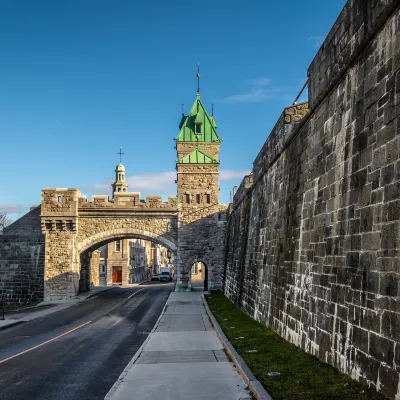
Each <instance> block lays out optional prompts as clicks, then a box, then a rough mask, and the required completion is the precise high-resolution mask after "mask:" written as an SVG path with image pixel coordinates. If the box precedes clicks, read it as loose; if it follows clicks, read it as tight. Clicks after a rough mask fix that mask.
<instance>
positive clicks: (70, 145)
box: [0, 0, 345, 218]
mask: <svg viewBox="0 0 400 400" xmlns="http://www.w3.org/2000/svg"><path fill="white" fill-rule="evenodd" d="M344 4H345V0H331V1H321V0H306V1H303V2H301V3H299V2H298V0H296V1H294V0H287V1H285V3H284V5H282V3H281V2H277V1H266V0H250V1H238V0H234V1H227V0H206V1H202V2H199V1H194V0H186V1H181V0H172V1H164V0H159V1H134V0H130V1H127V0H118V1H113V2H111V1H104V0H84V1H82V0H80V1H77V0H68V1H66V0H64V1H62V0H60V1H53V0H51V1H50V0H48V1H44V0H35V1H30V0H25V1H21V0H13V1H9V2H6V1H3V2H1V3H0V47H1V53H2V56H1V59H0V171H1V173H0V174H1V175H0V176H1V191H0V210H5V211H8V212H9V213H10V215H11V216H12V217H13V218H17V217H18V216H20V215H21V213H24V212H26V211H27V210H28V209H29V206H31V205H37V204H39V203H40V196H41V189H42V188H45V187H77V188H80V189H81V190H82V192H83V194H85V195H88V197H89V199H90V197H91V195H92V194H107V189H108V186H109V183H110V182H111V181H112V178H113V175H114V168H115V166H116V165H117V164H118V162H119V157H118V156H117V152H118V150H119V146H123V151H124V152H125V156H124V159H123V163H124V165H125V167H126V169H127V175H128V176H129V184H130V188H129V189H130V190H131V191H141V192H142V195H143V196H142V197H144V196H145V195H162V196H163V198H164V200H166V199H167V196H168V195H174V194H176V188H175V185H174V179H175V174H174V171H175V160H176V153H175V150H174V141H173V138H174V137H176V135H177V133H178V124H179V121H180V115H181V104H182V103H184V110H185V112H187V111H188V110H189V109H190V107H191V105H192V103H193V101H194V99H195V94H196V85H197V82H196V77H195V74H196V72H197V62H198V61H199V62H200V65H201V97H202V100H203V102H204V104H205V106H206V107H207V109H208V110H209V111H211V104H212V103H214V104H215V106H214V107H215V118H216V122H217V124H218V132H219V135H220V136H221V137H222V138H223V139H224V142H223V144H222V149H221V192H220V193H221V198H220V200H221V202H225V203H227V202H229V192H230V190H231V189H232V187H233V186H234V185H238V184H240V182H241V180H242V177H243V175H244V174H245V173H246V172H249V171H251V168H252V163H253V160H254V158H255V157H256V155H257V153H258V151H259V150H260V148H261V146H262V144H263V143H264V142H265V140H266V139H267V137H268V134H269V132H270V130H271V128H272V127H273V126H274V124H275V122H276V120H277V118H278V117H279V115H280V113H281V112H282V110H283V108H284V107H285V106H288V105H290V104H291V103H292V102H293V100H294V98H295V97H296V95H297V93H298V92H299V90H300V89H301V87H302V85H303V83H304V81H305V79H306V76H307V68H308V66H309V64H310V63H311V61H312V59H313V57H314V56H315V54H316V52H317V50H318V47H319V45H320V44H321V41H322V40H323V38H324V37H325V36H326V35H327V33H328V32H329V30H330V28H331V27H332V25H333V23H334V22H335V20H336V18H337V16H338V15H339V13H340V11H341V9H342V8H343V6H344ZM302 99H306V96H303V98H302Z"/></svg>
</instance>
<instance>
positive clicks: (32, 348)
mask: <svg viewBox="0 0 400 400" xmlns="http://www.w3.org/2000/svg"><path fill="white" fill-rule="evenodd" d="M91 322H92V321H88V322H85V323H84V324H82V325H79V326H77V327H76V328H74V329H71V330H70V331H68V332H65V333H63V334H61V335H58V336H56V337H55V338H53V339H50V340H46V341H45V342H43V343H41V344H38V345H36V346H33V347H31V348H30V349H28V350H24V351H21V353H18V354H15V355H13V356H11V357H7V358H5V359H4V360H0V364H2V363H3V362H6V361H8V360H12V359H13V358H15V357H18V356H21V355H22V354H25V353H28V351H32V350H35V349H37V348H38V347H42V346H44V345H45V344H47V343H50V342H54V340H57V339H60V337H63V336H65V335H68V334H69V333H71V332H73V331H76V330H77V329H79V328H82V327H84V326H85V325H87V324H90V323H91Z"/></svg>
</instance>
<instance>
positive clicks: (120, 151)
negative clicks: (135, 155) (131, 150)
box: [117, 146, 125, 164]
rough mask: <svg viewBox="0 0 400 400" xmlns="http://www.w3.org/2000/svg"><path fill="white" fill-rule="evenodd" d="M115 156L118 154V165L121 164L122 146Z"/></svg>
mask: <svg viewBox="0 0 400 400" xmlns="http://www.w3.org/2000/svg"><path fill="white" fill-rule="evenodd" d="M117 154H119V163H120V164H122V154H125V153H123V152H122V146H121V147H120V148H119V152H118V153H117Z"/></svg>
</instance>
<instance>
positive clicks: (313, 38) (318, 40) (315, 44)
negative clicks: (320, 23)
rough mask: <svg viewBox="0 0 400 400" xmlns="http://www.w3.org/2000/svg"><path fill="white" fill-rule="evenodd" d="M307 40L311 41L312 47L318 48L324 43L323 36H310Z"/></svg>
mask: <svg viewBox="0 0 400 400" xmlns="http://www.w3.org/2000/svg"><path fill="white" fill-rule="evenodd" d="M308 40H309V41H311V42H313V47H315V48H317V49H319V48H320V47H321V46H322V43H324V40H325V36H310V37H309V38H308Z"/></svg>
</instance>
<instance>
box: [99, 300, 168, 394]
mask: <svg viewBox="0 0 400 400" xmlns="http://www.w3.org/2000/svg"><path fill="white" fill-rule="evenodd" d="M171 294H172V293H170V294H169V296H168V299H167V301H166V302H165V304H164V307H163V309H162V311H161V314H160V316H159V317H158V319H157V321H156V323H155V325H154V327H153V329H152V330H151V331H150V333H149V334H148V335H147V338H146V340H145V341H144V342H143V343H142V345H141V346H140V347H139V349H138V351H137V352H136V353H135V355H134V356H133V358H132V360H131V361H129V363H128V365H127V366H126V367H125V368H124V370H123V371H122V373H121V375H120V376H119V377H118V379H117V381H116V382H115V383H114V385H112V386H111V389H110V390H109V391H108V393H107V394H106V396H105V397H104V400H110V399H111V398H112V397H113V396H114V393H115V392H116V390H117V389H118V387H119V385H120V384H121V383H122V381H123V379H124V378H125V376H126V374H127V373H128V371H129V369H130V368H131V367H132V365H133V364H135V362H136V361H137V359H138V358H139V356H140V354H141V353H142V351H143V349H144V347H145V346H146V344H147V342H148V341H149V340H150V336H151V335H152V334H153V332H154V331H155V330H156V329H157V327H158V324H159V323H160V320H161V318H162V317H163V315H164V313H165V309H166V308H167V306H168V300H169V298H170V297H171Z"/></svg>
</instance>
